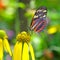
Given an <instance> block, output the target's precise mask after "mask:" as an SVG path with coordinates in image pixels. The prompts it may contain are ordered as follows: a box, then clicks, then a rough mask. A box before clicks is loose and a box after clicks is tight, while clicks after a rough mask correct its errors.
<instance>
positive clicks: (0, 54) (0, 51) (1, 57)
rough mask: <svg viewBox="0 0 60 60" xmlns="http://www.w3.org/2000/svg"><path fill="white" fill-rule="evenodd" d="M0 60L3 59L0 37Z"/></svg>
mask: <svg viewBox="0 0 60 60" xmlns="http://www.w3.org/2000/svg"><path fill="white" fill-rule="evenodd" d="M0 60H3V42H2V39H0Z"/></svg>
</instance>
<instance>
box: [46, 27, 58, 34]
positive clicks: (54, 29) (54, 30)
mask: <svg viewBox="0 0 60 60" xmlns="http://www.w3.org/2000/svg"><path fill="white" fill-rule="evenodd" d="M47 32H48V34H54V33H56V32H57V28H56V27H55V26H52V27H50V28H49V29H48V31H47Z"/></svg>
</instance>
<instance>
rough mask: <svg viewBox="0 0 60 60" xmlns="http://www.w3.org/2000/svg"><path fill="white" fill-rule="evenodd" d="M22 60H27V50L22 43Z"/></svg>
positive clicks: (25, 45)
mask: <svg viewBox="0 0 60 60" xmlns="http://www.w3.org/2000/svg"><path fill="white" fill-rule="evenodd" d="M22 60H29V49H28V45H27V43H24V46H23V55H22Z"/></svg>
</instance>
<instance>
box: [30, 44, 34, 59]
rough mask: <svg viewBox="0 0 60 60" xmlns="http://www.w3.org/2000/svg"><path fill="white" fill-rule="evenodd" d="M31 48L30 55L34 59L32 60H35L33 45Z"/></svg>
mask: <svg viewBox="0 0 60 60" xmlns="http://www.w3.org/2000/svg"><path fill="white" fill-rule="evenodd" d="M29 47H30V49H29V50H30V54H31V57H32V60H35V56H34V50H33V47H32V45H31V44H29Z"/></svg>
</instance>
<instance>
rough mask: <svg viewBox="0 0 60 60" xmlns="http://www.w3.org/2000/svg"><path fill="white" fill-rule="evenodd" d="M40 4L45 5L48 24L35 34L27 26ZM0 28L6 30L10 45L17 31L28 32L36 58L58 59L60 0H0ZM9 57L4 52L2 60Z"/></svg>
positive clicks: (59, 52)
mask: <svg viewBox="0 0 60 60" xmlns="http://www.w3.org/2000/svg"><path fill="white" fill-rule="evenodd" d="M41 6H45V7H47V10H48V11H47V17H48V19H47V20H48V25H47V27H46V28H45V30H44V31H42V32H40V33H39V34H36V33H35V32H32V31H31V30H30V29H29V27H30V23H31V21H32V17H33V15H34V13H35V11H36V9H38V8H39V7H41ZM0 29H3V30H5V31H6V32H7V34H8V37H9V42H10V44H11V45H14V44H15V42H16V39H15V37H16V35H17V34H18V33H19V32H21V31H27V32H28V33H30V34H31V43H32V45H33V48H34V52H35V57H36V60H60V0H0ZM9 58H10V57H9V56H8V55H7V54H6V53H5V56H4V60H5V59H6V60H9ZM10 60H11V58H10Z"/></svg>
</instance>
